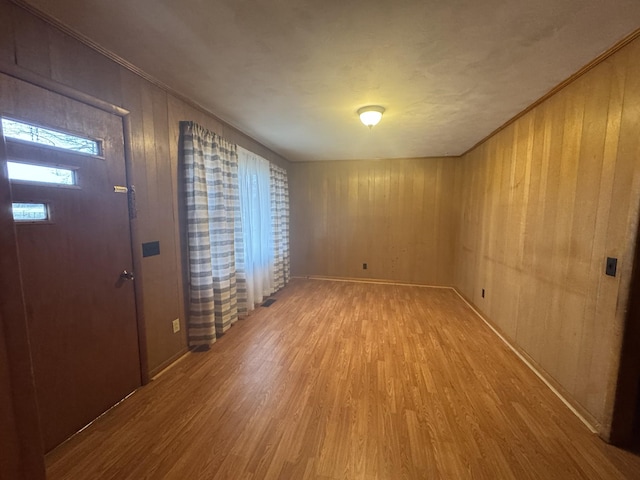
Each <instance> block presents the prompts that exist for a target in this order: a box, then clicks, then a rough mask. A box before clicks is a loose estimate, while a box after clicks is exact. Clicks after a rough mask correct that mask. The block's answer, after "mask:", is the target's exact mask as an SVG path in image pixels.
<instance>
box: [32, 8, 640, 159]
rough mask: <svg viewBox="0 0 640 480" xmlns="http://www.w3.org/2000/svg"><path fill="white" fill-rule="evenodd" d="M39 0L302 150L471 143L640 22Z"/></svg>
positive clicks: (239, 121) (532, 12) (184, 89)
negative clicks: (376, 118)
mask: <svg viewBox="0 0 640 480" xmlns="http://www.w3.org/2000/svg"><path fill="white" fill-rule="evenodd" d="M27 2H28V3H29V4H31V5H32V6H34V7H36V8H37V9H39V10H41V11H42V12H44V13H46V14H47V15H49V16H51V17H53V18H55V19H57V20H59V21H60V22H62V23H64V24H66V25H67V26H69V27H70V28H72V29H73V30H75V31H77V32H79V33H80V34H82V35H84V36H86V37H88V38H90V39H91V40H93V41H94V42H96V43H98V44H99V45H101V46H103V47H104V48H106V49H107V50H109V51H111V52H113V53H115V54H116V55H118V56H120V57H122V58H123V59H125V60H127V61H129V62H131V63H133V64H134V65H136V66H137V67H139V68H140V69H141V70H143V71H145V72H146V73H148V74H150V75H151V76H153V77H155V78H156V79H158V80H160V81H161V82H163V83H165V84H166V85H168V86H169V87H171V88H172V89H174V90H175V91H177V92H179V93H180V94H182V95H184V96H186V97H189V98H191V99H192V100H193V101H195V102H196V103H198V104H200V105H201V106H203V107H204V108H206V109H208V110H209V111H211V112H213V113H215V114H216V115H217V116H218V117H220V118H221V119H223V120H225V121H226V122H228V123H230V124H232V125H234V126H235V127H237V128H238V129H240V130H242V131H243V132H245V133H246V134H248V135H250V136H251V137H253V138H255V139H256V140H258V141H260V142H261V143H263V144H264V145H266V146H268V147H269V148H271V149H272V150H274V151H275V152H277V153H279V154H281V155H282V156H284V157H285V158H287V159H289V160H292V161H297V160H325V159H365V158H389V157H423V156H441V155H459V154H461V153H463V152H464V151H466V150H467V149H468V148H470V147H471V146H473V145H474V144H475V143H477V142H478V141H480V140H481V139H482V138H484V137H485V136H486V135H488V134H489V133H491V132H492V131H493V130H495V129H496V128H498V127H499V126H500V125H502V124H503V123H504V122H505V121H507V120H509V119H510V118H511V117H513V116H514V115H516V114H517V113H519V112H520V111H522V110H523V109H524V108H526V107H527V106H528V105H530V104H531V103H533V102H534V101H535V100H537V99H538V98H539V97H541V96H542V95H544V94H545V93H547V92H548V91H549V90H550V89H552V88H553V87H554V86H556V85H557V84H558V83H560V82H561V81H562V80H564V79H566V78H567V77H569V76H570V75H571V74H572V73H574V72H576V71H577V70H579V69H580V68H581V67H582V66H584V65H585V64H587V63H588V62H589V61H591V60H592V59H593V58H595V57H597V56H598V55H599V54H601V53H602V52H604V51H605V50H607V49H608V48H609V47H611V46H612V45H614V44H615V43H616V42H617V41H619V40H620V39H622V38H623V37H624V36H626V35H627V34H629V33H631V32H632V31H633V30H634V29H635V28H637V27H638V26H639V23H640V22H638V20H639V19H640V1H638V0H535V1H531V0H482V1H478V0H423V1H419V0H393V1H391V0H368V1H365V0H339V1H338V0H268V1H267V0H181V1H179V2H178V1H170V0H135V1H131V0H109V1H104V0H57V1H55V2H52V1H50V0H27ZM368 104H378V105H382V106H384V107H385V108H386V109H387V112H386V113H385V115H384V117H383V118H382V122H381V123H380V124H379V125H378V126H377V127H374V128H373V129H372V130H371V131H369V129H367V128H366V127H364V126H363V125H362V124H361V123H360V122H359V120H358V117H357V115H356V111H357V110H358V108H359V107H362V106H364V105H368Z"/></svg>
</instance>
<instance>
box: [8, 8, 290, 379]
mask: <svg viewBox="0 0 640 480" xmlns="http://www.w3.org/2000/svg"><path fill="white" fill-rule="evenodd" d="M2 63H4V64H14V65H18V66H19V67H21V68H23V69H25V70H28V71H30V72H35V73H37V74H39V75H41V76H42V77H44V78H47V79H51V80H54V81H56V82H59V83H61V84H64V85H66V86H69V87H72V88H73V89H75V90H77V91H78V92H82V93H85V94H88V95H91V96H93V97H96V98H98V99H100V100H104V101H107V102H109V103H112V104H115V105H117V106H120V107H122V108H124V109H126V110H128V111H129V112H130V114H129V119H130V124H131V142H130V143H131V152H132V163H133V170H132V172H131V178H130V181H131V183H133V184H135V186H136V199H137V210H138V218H137V220H136V227H137V231H138V237H139V243H143V242H149V241H155V240H158V241H160V252H161V253H160V255H159V256H154V257H148V258H143V259H141V260H140V262H141V265H142V271H138V272H136V274H137V285H138V286H140V287H142V292H143V306H142V311H143V314H144V318H145V321H146V334H147V338H146V342H147V349H148V365H149V370H150V372H151V374H154V373H155V372H157V371H159V370H160V369H162V368H163V367H164V366H166V365H168V364H169V363H170V362H171V361H172V360H174V359H175V358H177V357H178V356H179V355H181V354H182V353H183V352H184V351H186V348H187V343H186V335H185V332H186V328H185V318H186V312H185V302H184V295H185V283H184V279H183V270H182V265H183V250H182V249H183V246H182V245H181V244H182V235H181V232H180V228H179V221H180V217H181V215H180V205H179V203H178V202H179V201H178V193H179V190H180V187H181V186H180V185H179V176H178V151H177V148H178V122H179V121H180V120H194V121H197V122H199V123H201V124H202V125H203V126H205V127H207V128H209V129H211V130H213V131H215V132H217V133H219V134H221V135H223V136H225V137H227V138H228V139H229V140H231V141H233V142H236V143H238V144H240V145H242V146H244V147H245V148H248V149H250V150H252V151H254V152H256V153H258V154H260V155H262V156H264V157H265V158H267V159H268V160H270V161H272V162H274V163H277V164H278V165H280V166H282V167H284V168H288V165H289V162H287V161H286V160H284V159H283V158H281V157H279V156H277V155H275V154H274V153H273V152H271V151H270V150H268V149H267V148H265V147H264V146H262V145H260V144H259V143H257V142H255V141H254V140H252V139H251V138H249V137H247V136H246V135H243V134H242V133H241V132H239V131H237V130H236V129H234V128H233V127H230V126H229V125H226V124H225V123H224V122H222V121H220V120H219V119H217V118H215V117H214V116H212V115H210V114H207V113H205V112H204V111H202V110H200V109H198V108H196V107H194V106H192V105H190V104H188V103H186V102H185V101H183V100H181V99H179V98H177V97H176V96H174V95H172V94H171V93H168V92H167V91H166V90H164V89H162V88H159V87H158V86H156V85H154V84H152V83H150V82H149V81H147V80H145V79H143V78H142V77H140V76H138V75H136V74H134V73H132V72H131V71H130V70H128V69H126V68H124V67H122V66H120V65H119V64H118V63H116V62H114V61H112V60H110V59H109V58H107V57H105V56H104V55H102V54H100V53H98V52H97V51H95V50H93V49H92V48H90V47H88V46H86V45H84V44H83V43H81V42H80V41H78V40H76V39H74V38H72V37H70V36H68V35H66V34H65V33H63V32H61V31H60V30H58V29H56V28H55V27H53V26H51V25H49V24H48V23H46V22H44V21H43V20H41V19H39V18H37V17H36V16H34V15H32V14H30V13H28V12H27V11H25V10H23V9H22V8H21V7H19V6H17V5H14V4H12V3H11V2H9V1H8V0H0V70H1V66H2ZM134 253H135V255H138V256H139V257H141V245H139V244H138V245H134ZM175 318H180V319H181V324H182V327H183V328H182V330H181V332H179V333H178V334H174V333H173V331H172V328H171V321H172V320H173V319H175Z"/></svg>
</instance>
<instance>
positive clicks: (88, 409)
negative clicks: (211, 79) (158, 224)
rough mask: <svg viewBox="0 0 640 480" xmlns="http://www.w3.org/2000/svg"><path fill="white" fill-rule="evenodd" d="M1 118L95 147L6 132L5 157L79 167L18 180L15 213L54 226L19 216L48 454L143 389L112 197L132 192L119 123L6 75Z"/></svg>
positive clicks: (126, 253) (123, 202)
mask: <svg viewBox="0 0 640 480" xmlns="http://www.w3.org/2000/svg"><path fill="white" fill-rule="evenodd" d="M0 114H1V115H2V117H3V118H5V119H7V120H6V121H8V119H11V120H16V121H19V122H23V123H25V124H32V125H38V126H40V127H43V128H46V129H49V130H54V131H59V132H60V133H61V134H62V136H63V137H64V136H65V135H67V134H68V133H70V134H72V136H77V137H79V138H87V139H90V140H95V145H96V146H97V151H96V152H93V153H86V152H76V151H73V146H71V147H68V146H64V145H63V146H62V147H61V146H60V145H58V144H56V145H52V144H48V140H47V139H46V138H45V139H44V141H42V138H40V137H46V136H45V135H39V131H38V130H37V129H36V130H35V133H34V134H33V137H34V139H35V141H25V140H24V139H11V138H8V135H7V132H6V130H7V128H5V129H4V130H5V142H6V150H7V160H8V162H13V163H14V164H18V165H19V166H24V164H28V165H35V166H39V167H42V166H44V167H55V168H58V169H59V170H60V171H61V172H62V174H63V176H64V172H67V173H68V172H69V171H70V172H72V173H71V176H72V180H73V181H72V182H70V181H67V180H68V179H66V180H63V183H62V184H58V183H55V182H54V183H41V182H40V181H38V180H42V179H41V178H40V177H38V176H37V175H36V176H34V177H33V178H26V179H25V178H22V179H15V178H14V179H13V180H12V181H11V197H12V202H13V203H14V212H15V211H16V210H15V208H16V205H17V206H18V207H19V206H20V205H22V206H24V205H27V206H36V207H37V206H38V205H40V206H44V207H45V209H46V217H47V218H45V219H42V218H40V219H36V220H33V221H29V220H28V219H27V220H26V221H25V220H24V219H23V221H16V235H17V242H18V249H19V259H20V267H21V272H20V274H19V275H18V274H17V275H16V280H18V279H20V280H21V281H22V287H23V293H24V299H25V304H26V308H27V321H28V328H29V335H30V342H31V354H32V362H33V369H34V377H35V383H36V391H37V400H38V408H39V412H40V417H41V424H42V431H43V442H44V446H45V450H46V451H49V450H51V449H52V448H53V447H55V446H56V445H58V444H59V443H61V442H62V441H64V440H65V439H66V438H68V437H69V436H70V435H72V434H73V433H74V432H76V431H78V430H79V429H81V428H82V427H83V426H85V425H86V424H88V423H89V422H91V421H92V420H93V419H95V418H96V417H97V416H99V415H100V414H101V413H102V412H104V411H105V410H107V409H108V408H109V407H111V406H112V405H114V404H115V403H117V402H118V401H119V400H121V399H122V398H124V397H125V396H126V395H128V394H129V393H130V392H132V391H133V390H135V389H136V388H137V387H138V386H139V385H140V359H139V350H138V333H137V323H136V313H135V300H134V281H133V280H131V279H126V278H122V277H121V273H122V272H123V271H124V270H126V271H128V272H130V271H131V268H132V258H131V237H130V226H129V215H128V199H127V194H126V193H124V189H122V188H121V189H119V190H120V192H116V191H114V186H122V187H124V186H126V185H127V179H126V172H125V162H124V142H123V129H122V119H121V118H120V117H118V116H115V115H112V114H109V113H106V112H104V111H101V110H99V109H96V108H94V107H90V106H88V105H85V104H83V103H80V102H77V101H74V100H71V99H69V98H66V97H63V96H60V95H58V94H55V93H52V92H49V91H47V90H44V89H41V88H38V87H35V86H33V85H30V84H27V83H24V82H21V81H19V80H16V79H13V78H11V77H8V76H5V75H0ZM49 143H50V142H49ZM63 143H64V142H63ZM71 143H73V142H71ZM70 148H71V149H70ZM58 173H59V172H58V171H56V173H55V174H58ZM55 174H54V175H55ZM9 175H10V177H11V175H12V174H11V169H9ZM14 175H16V174H14ZM22 176H24V174H22ZM34 180H35V181H34ZM65 182H66V183H65ZM116 190H118V189H116ZM36 217H37V215H36ZM16 273H17V272H16Z"/></svg>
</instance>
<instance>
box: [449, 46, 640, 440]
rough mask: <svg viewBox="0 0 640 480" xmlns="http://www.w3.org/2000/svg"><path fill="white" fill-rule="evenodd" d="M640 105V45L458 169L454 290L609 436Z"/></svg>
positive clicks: (632, 226) (639, 190)
mask: <svg viewBox="0 0 640 480" xmlns="http://www.w3.org/2000/svg"><path fill="white" fill-rule="evenodd" d="M639 106H640V40H636V41H634V42H633V43H631V44H630V45H628V46H626V47H624V48H623V49H622V50H620V51H619V52H617V53H615V54H614V55H613V56H611V57H609V58H608V59H607V60H606V61H604V62H603V63H601V64H599V65H598V66H596V67H595V68H593V69H592V70H590V71H589V72H588V73H586V74H585V75H583V76H581V77H579V78H578V79H577V80H576V81H574V82H572V83H571V84H569V85H568V86H567V87H565V88H564V89H563V90H561V91H560V92H559V93H557V94H556V95H554V96H552V97H551V98H550V99H548V100H546V101H545V102H543V103H542V104H540V105H539V106H537V107H536V108H534V109H533V110H532V111H530V112H529V113H527V114H526V115H524V116H523V117H521V118H520V119H518V120H517V121H515V122H514V123H512V124H511V125H509V126H508V127H507V128H505V129H504V130H502V131H500V132H499V133H497V134H496V135H494V136H493V137H491V138H490V139H488V140H487V141H485V142H484V143H483V144H481V145H480V146H478V147H477V148H475V149H474V150H472V151H471V152H469V153H468V154H467V155H465V156H464V158H463V159H462V161H460V162H458V163H457V164H456V169H457V170H456V198H457V199H458V200H457V202H456V205H457V207H456V208H458V212H457V215H458V216H457V223H458V225H459V229H458V231H457V232H456V235H455V237H456V238H455V254H454V258H455V265H456V268H455V280H454V284H455V285H456V287H457V288H459V289H460V291H461V292H462V293H463V294H464V295H465V296H467V297H468V298H469V299H470V300H471V301H473V303H474V304H475V305H476V306H477V307H478V308H479V309H480V310H481V311H482V312H483V313H484V315H485V316H486V317H487V318H488V319H489V320H490V321H491V322H493V323H494V324H495V325H496V326H497V327H498V328H499V329H500V330H501V331H502V332H503V333H504V334H505V335H506V336H507V337H508V338H509V339H510V340H511V341H512V342H513V343H514V344H515V345H517V347H518V348H519V349H520V350H521V351H523V352H524V353H525V354H526V355H528V357H529V358H530V359H532V360H533V362H534V363H535V364H537V366H538V367H539V368H540V369H541V370H542V371H543V372H544V373H545V374H546V375H547V376H548V377H550V379H551V380H552V382H553V383H555V385H556V386H558V387H559V388H560V390H562V391H563V392H564V393H565V395H567V396H568V398H570V399H572V400H573V401H574V402H575V403H576V404H577V406H578V408H580V409H582V411H583V413H585V415H586V416H587V417H591V418H590V419H591V420H592V421H594V422H595V423H596V424H597V425H599V429H600V432H601V433H602V434H603V436H605V437H606V436H607V432H608V429H609V422H610V414H611V400H612V399H611V395H610V394H611V393H612V391H613V390H612V389H613V383H612V382H614V381H615V378H616V377H615V375H616V369H617V362H618V355H619V352H620V338H621V329H622V325H623V321H624V315H625V307H626V303H627V302H626V299H627V294H628V289H629V280H630V274H631V266H632V260H633V251H634V245H635V240H636V239H635V236H636V226H637V220H638V207H639V202H640V134H639V133H640V110H639ZM607 256H611V257H617V258H618V274H617V276H616V277H610V276H606V275H605V273H604V269H605V258H606V257H607ZM482 289H484V290H485V296H484V298H483V297H482Z"/></svg>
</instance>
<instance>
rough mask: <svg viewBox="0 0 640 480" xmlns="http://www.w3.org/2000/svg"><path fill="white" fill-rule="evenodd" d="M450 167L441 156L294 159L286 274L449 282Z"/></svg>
mask: <svg viewBox="0 0 640 480" xmlns="http://www.w3.org/2000/svg"><path fill="white" fill-rule="evenodd" d="M454 167H455V160H452V159H445V158H418V159H393V160H374V161H335V162H316V163H294V164H292V166H291V168H290V169H289V185H290V203H291V239H292V241H291V270H292V274H293V275H319V276H330V277H348V278H370V279H384V280H393V281H398V282H410V283H418V284H428V285H451V284H452V282H453V275H452V273H453V236H452V233H453V223H454V222H455V221H456V219H455V218H454V216H453V196H452V191H453V186H454ZM363 263H366V264H367V267H368V268H367V270H363V269H362V264H363Z"/></svg>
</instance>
